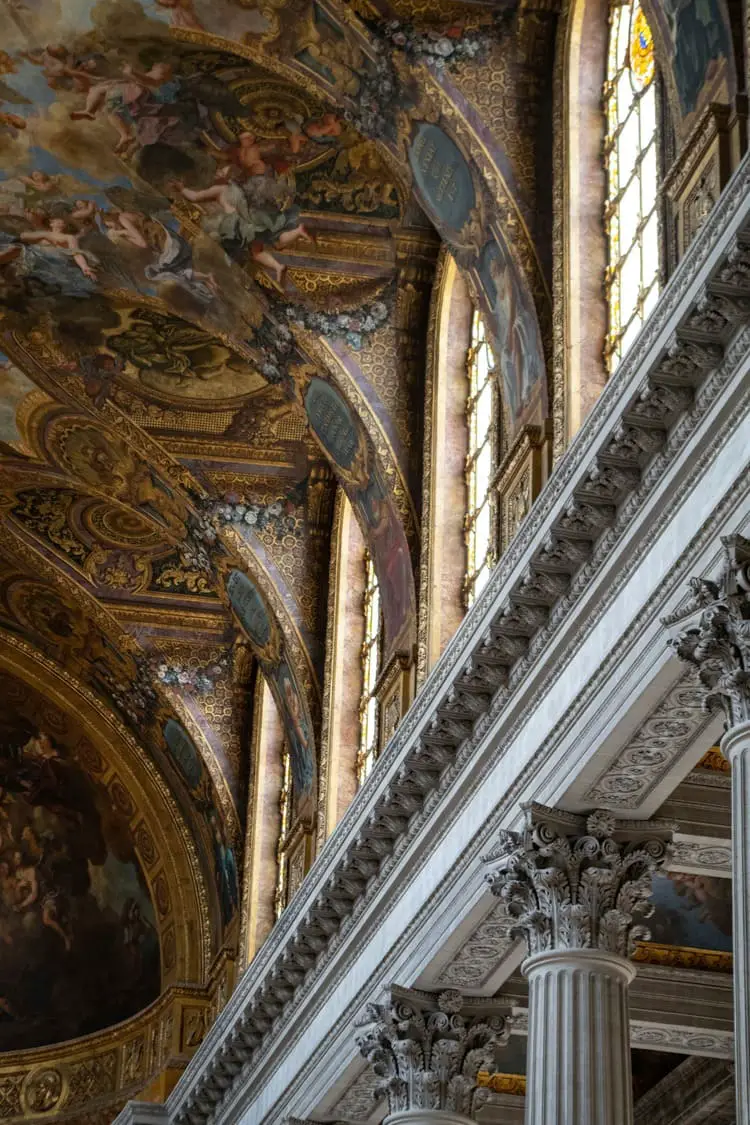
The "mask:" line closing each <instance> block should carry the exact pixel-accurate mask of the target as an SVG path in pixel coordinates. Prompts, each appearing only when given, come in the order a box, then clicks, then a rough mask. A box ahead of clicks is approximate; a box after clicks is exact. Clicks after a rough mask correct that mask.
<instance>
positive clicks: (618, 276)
mask: <svg viewBox="0 0 750 1125" xmlns="http://www.w3.org/2000/svg"><path fill="white" fill-rule="evenodd" d="M654 77H655V63H654V42H653V38H652V35H651V29H650V27H649V25H648V23H647V21H646V17H645V15H644V13H643V9H642V8H641V6H640V4H639V3H638V0H630V2H627V0H626V2H625V3H613V4H612V7H611V9H610V32H609V54H608V59H607V80H606V82H605V86H604V98H605V109H606V115H607V140H606V149H605V151H606V163H607V206H606V212H605V215H606V226H607V237H608V242H609V255H608V259H609V260H608V263H607V301H608V306H609V330H608V334H607V367H608V369H609V371H614V369H615V368H616V367H617V365H618V363H619V362H620V360H621V359H622V357H623V355H624V354H625V353H626V352H627V350H628V348H629V347H630V345H631V344H632V343H633V341H634V339H635V337H636V336H637V335H638V332H639V331H640V328H641V325H642V324H643V321H644V320H645V319H646V317H647V316H648V314H649V312H650V311H651V309H652V308H653V306H654V304H655V303H656V299H657V297H658V294H659V230H658V220H657V213H656V195H657V128H656V90H655V85H656V84H655V82H654Z"/></svg>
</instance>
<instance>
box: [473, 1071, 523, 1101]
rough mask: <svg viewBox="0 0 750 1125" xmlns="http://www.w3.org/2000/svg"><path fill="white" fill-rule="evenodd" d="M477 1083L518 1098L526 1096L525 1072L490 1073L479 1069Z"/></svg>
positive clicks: (495, 1091) (498, 1092)
mask: <svg viewBox="0 0 750 1125" xmlns="http://www.w3.org/2000/svg"><path fill="white" fill-rule="evenodd" d="M477 1084H478V1085H479V1086H485V1087H486V1088H487V1089H488V1090H492V1091H493V1092H494V1093H496V1094H514V1095H515V1096H516V1097H519V1098H523V1097H525V1096H526V1075H525V1074H502V1073H497V1074H490V1073H489V1071H487V1070H480V1071H479V1074H478V1075H477Z"/></svg>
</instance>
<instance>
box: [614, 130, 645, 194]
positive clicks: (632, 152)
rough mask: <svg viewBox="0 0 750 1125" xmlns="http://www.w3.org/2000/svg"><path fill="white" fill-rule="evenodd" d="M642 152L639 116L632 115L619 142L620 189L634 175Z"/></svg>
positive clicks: (622, 131)
mask: <svg viewBox="0 0 750 1125" xmlns="http://www.w3.org/2000/svg"><path fill="white" fill-rule="evenodd" d="M640 151H641V146H640V130H639V128H638V114H637V113H631V114H630V116H629V117H628V119H627V121H626V122H625V124H624V125H623V127H622V130H621V132H620V136H619V137H618V140H617V153H618V167H619V173H620V174H619V187H620V188H621V189H622V188H624V187H625V185H626V184H627V182H628V180H629V179H630V177H631V176H632V174H633V169H634V168H635V162H636V160H637V159H638V156H639V154H640Z"/></svg>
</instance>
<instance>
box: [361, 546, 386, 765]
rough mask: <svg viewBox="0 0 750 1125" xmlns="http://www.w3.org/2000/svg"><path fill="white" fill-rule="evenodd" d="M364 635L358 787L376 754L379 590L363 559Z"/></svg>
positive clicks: (371, 569) (367, 558)
mask: <svg viewBox="0 0 750 1125" xmlns="http://www.w3.org/2000/svg"><path fill="white" fill-rule="evenodd" d="M364 618H365V635H364V639H363V642H362V665H361V667H362V695H361V698H360V701H359V754H358V755H357V775H358V779H359V782H360V784H361V783H362V782H363V781H364V780H365V778H366V777H367V775H368V773H369V772H370V770H371V769H372V766H373V763H374V762H375V759H376V757H377V752H378V701H377V698H376V696H375V685H376V684H377V682H378V676H379V675H380V630H381V615H380V587H379V585H378V576H377V574H376V573H375V566H374V564H373V561H372V559H371V558H370V556H369V555H365V604H364Z"/></svg>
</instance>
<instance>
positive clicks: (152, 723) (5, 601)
mask: <svg viewBox="0 0 750 1125" xmlns="http://www.w3.org/2000/svg"><path fill="white" fill-rule="evenodd" d="M3 554H4V556H5V557H6V558H7V559H9V560H10V565H9V567H8V569H7V571H6V573H5V574H3V576H2V581H1V582H0V615H2V617H3V618H4V619H5V620H6V622H8V624H10V625H12V627H13V628H14V630H16V631H17V632H19V633H21V634H24V635H27V636H29V637H31V638H32V641H31V643H33V644H35V645H36V646H37V647H39V646H42V647H43V648H44V649H45V652H46V654H47V655H46V659H47V660H49V661H50V662H51V664H52V665H56V664H57V663H59V662H60V661H62V662H63V663H64V667H65V672H66V675H69V676H70V677H71V681H72V680H74V679H75V680H76V681H77V682H79V683H83V684H84V686H85V687H86V690H87V691H88V692H89V693H91V694H93V695H94V697H98V698H100V699H101V698H102V697H103V698H104V699H105V700H106V701H107V704H108V706H110V707H114V708H115V709H116V711H117V712H118V713H119V715H120V718H121V721H122V722H123V723H125V724H127V725H128V726H129V727H130V728H131V729H132V730H134V731H137V732H138V734H139V735H140V736H141V737H143V738H145V739H146V741H147V742H148V744H149V746H150V747H151V750H152V752H153V755H154V760H155V761H156V762H158V764H159V768H160V769H161V771H162V773H163V774H164V776H165V777H166V778H169V779H170V780H169V785H170V788H171V791H172V792H173V793H174V794H175V795H176V799H177V800H179V802H180V805H181V808H182V809H183V814H184V816H185V817H186V818H187V819H188V820H189V822H190V825H191V832H192V835H193V838H194V839H195V840H196V841H200V845H201V858H202V862H203V863H204V865H205V868H204V870H206V871H210V870H211V866H212V864H211V862H210V860H209V859H208V857H209V856H210V855H211V853H212V851H213V846H214V845H213V838H214V835H215V833H216V832H218V833H219V834H220V835H221V836H222V839H223V840H224V845H223V846H229V847H231V846H233V845H234V844H235V843H236V838H237V834H238V824H237V819H236V812H235V811H234V806H233V804H232V801H231V795H230V794H229V792H228V789H227V787H226V780H225V778H224V777H223V775H221V774H220V773H219V772H218V771H217V768H216V765H215V763H214V762H213V759H212V758H210V757H209V758H207V759H205V760H204V758H203V757H202V756H201V755H200V753H199V751H197V750H196V751H195V753H196V756H197V758H198V761H199V770H198V772H197V774H196V776H195V777H194V778H191V777H188V776H186V774H185V772H184V770H183V769H182V768H181V766H180V761H179V759H177V758H175V756H174V753H173V750H172V748H171V747H170V746H169V745H168V743H167V741H166V739H165V737H164V728H165V725H166V724H167V723H168V722H169V720H170V717H171V716H172V710H171V707H170V705H169V703H168V702H167V696H166V693H165V691H164V689H163V688H162V687H161V685H160V684H159V683H158V681H156V679H155V677H154V676H153V675H152V674H151V672H150V670H149V667H148V665H147V664H145V663H144V660H143V653H142V651H141V650H140V649H139V647H138V645H137V644H136V643H135V642H134V641H133V638H132V637H131V636H130V635H129V634H127V633H125V632H124V631H123V630H122V629H121V627H120V625H119V623H118V622H117V621H116V619H115V618H114V617H113V616H112V615H111V614H110V613H109V612H108V611H107V610H106V609H104V607H102V606H101V605H100V604H99V602H98V601H97V600H96V599H95V598H93V597H92V596H91V595H90V594H88V593H87V591H86V590H85V589H84V588H83V587H82V586H81V585H80V583H78V582H76V581H75V580H73V579H71V578H69V577H68V576H67V575H66V574H64V573H63V571H62V570H61V569H60V568H59V567H58V566H57V565H56V564H55V563H52V562H51V561H49V560H48V559H47V555H46V552H45V550H44V548H43V547H42V546H41V545H40V546H39V547H38V548H37V549H34V548H32V547H31V546H29V545H28V544H27V543H26V542H25V541H22V540H21V539H20V538H18V537H17V536H16V535H13V534H12V533H11V535H10V536H8V537H6V540H5V543H4V545H3ZM183 721H184V722H185V726H186V728H187V731H189V732H190V733H189V735H188V737H189V738H190V739H191V741H193V745H194V746H195V745H201V744H202V743H203V739H202V736H201V733H200V730H199V729H198V727H197V726H196V725H195V724H194V723H193V721H192V719H191V718H190V716H184V718H183ZM165 784H167V783H166V782H165ZM217 810H218V811H217ZM207 881H208V885H209V886H210V887H211V890H212V893H211V895H210V896H209V897H208V899H207V902H208V905H207V909H210V910H211V911H212V919H213V921H214V922H215V931H214V933H215V940H216V943H217V946H218V943H219V941H220V932H221V925H220V922H219V919H220V917H221V914H220V909H219V898H218V896H219V894H220V889H221V888H220V886H219V885H217V883H216V881H215V880H214V879H213V878H210V877H209V879H208V880H207ZM214 951H215V950H214Z"/></svg>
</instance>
